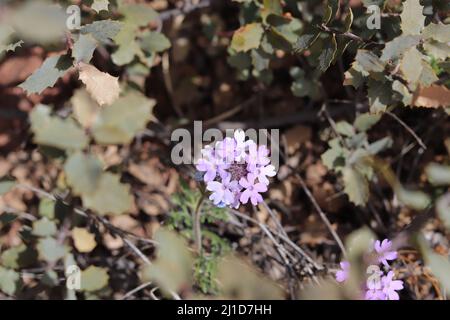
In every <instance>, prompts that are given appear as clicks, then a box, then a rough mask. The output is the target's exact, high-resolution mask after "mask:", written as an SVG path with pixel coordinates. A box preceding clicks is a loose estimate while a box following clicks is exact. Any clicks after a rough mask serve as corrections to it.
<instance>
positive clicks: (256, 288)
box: [218, 255, 284, 300]
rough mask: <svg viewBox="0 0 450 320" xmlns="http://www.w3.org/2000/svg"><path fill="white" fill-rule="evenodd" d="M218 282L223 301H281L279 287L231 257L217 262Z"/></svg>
mask: <svg viewBox="0 0 450 320" xmlns="http://www.w3.org/2000/svg"><path fill="white" fill-rule="evenodd" d="M218 282H219V284H220V286H221V292H223V295H224V296H225V297H224V298H225V299H237V300H281V299H284V293H283V290H282V289H281V287H280V286H279V285H278V284H277V283H276V282H274V281H272V280H271V279H269V278H268V277H266V276H264V275H263V274H261V273H260V272H258V271H257V270H256V268H254V267H253V266H251V265H249V264H247V263H246V262H244V261H243V260H242V259H239V258H237V257H235V256H233V255H230V256H227V257H225V258H223V259H221V260H220V261H219V270H218Z"/></svg>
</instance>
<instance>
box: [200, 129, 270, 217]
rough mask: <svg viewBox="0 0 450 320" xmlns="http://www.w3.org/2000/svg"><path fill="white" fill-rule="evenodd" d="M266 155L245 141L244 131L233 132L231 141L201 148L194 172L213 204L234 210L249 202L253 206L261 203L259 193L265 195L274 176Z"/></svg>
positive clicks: (262, 148)
mask: <svg viewBox="0 0 450 320" xmlns="http://www.w3.org/2000/svg"><path fill="white" fill-rule="evenodd" d="M268 155H269V150H268V149H267V147H266V146H258V145H257V144H256V143H255V142H254V141H252V140H250V139H249V140H247V141H246V140H245V133H244V131H242V130H236V131H235V132H234V136H233V137H226V138H225V139H224V140H222V141H217V142H216V143H214V144H211V145H209V146H206V147H204V148H203V149H202V158H201V159H199V161H198V162H197V164H196V168H197V171H199V172H201V173H202V175H201V177H203V181H204V182H205V183H206V186H207V190H208V191H210V192H211V194H210V199H211V200H212V201H213V203H214V204H215V205H216V206H220V207H222V206H224V205H225V206H231V207H233V208H236V209H237V208H239V206H240V204H241V203H243V204H246V203H248V201H249V200H250V201H251V203H252V204H253V205H256V204H258V203H260V202H262V201H263V199H262V196H261V195H260V193H262V192H266V191H267V186H268V185H269V179H268V177H273V176H275V174H276V172H275V167H274V166H273V165H271V164H270V158H269V157H268ZM241 182H242V183H241ZM243 188H244V190H243Z"/></svg>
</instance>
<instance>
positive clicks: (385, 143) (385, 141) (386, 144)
mask: <svg viewBox="0 0 450 320" xmlns="http://www.w3.org/2000/svg"><path fill="white" fill-rule="evenodd" d="M392 143H393V141H392V138H391V137H384V138H382V139H380V140H377V141H375V142H373V143H371V144H370V145H369V146H368V147H367V151H369V153H370V154H372V155H376V154H378V153H379V152H381V151H383V150H384V149H387V148H390V147H392Z"/></svg>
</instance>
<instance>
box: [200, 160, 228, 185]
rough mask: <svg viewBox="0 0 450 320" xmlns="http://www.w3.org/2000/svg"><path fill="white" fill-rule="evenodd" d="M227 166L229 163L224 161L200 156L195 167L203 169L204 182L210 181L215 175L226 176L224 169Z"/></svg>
mask: <svg viewBox="0 0 450 320" xmlns="http://www.w3.org/2000/svg"><path fill="white" fill-rule="evenodd" d="M228 168H229V165H228V164H226V163H221V161H217V160H215V159H213V160H212V161H210V160H208V159H205V158H201V159H199V160H198V162H197V166H196V169H197V170H198V171H204V172H205V175H204V176H203V180H204V181H205V182H210V181H212V180H214V179H215V178H216V176H217V175H219V176H221V177H223V176H226V174H227V172H226V171H225V170H226V169H228Z"/></svg>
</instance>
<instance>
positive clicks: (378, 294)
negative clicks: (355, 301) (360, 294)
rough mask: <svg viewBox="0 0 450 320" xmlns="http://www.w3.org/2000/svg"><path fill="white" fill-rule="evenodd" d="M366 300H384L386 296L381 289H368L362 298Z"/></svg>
mask: <svg viewBox="0 0 450 320" xmlns="http://www.w3.org/2000/svg"><path fill="white" fill-rule="evenodd" d="M364 299H366V300H386V295H385V294H384V292H383V290H381V289H368V290H367V291H366V295H365V297H364Z"/></svg>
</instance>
